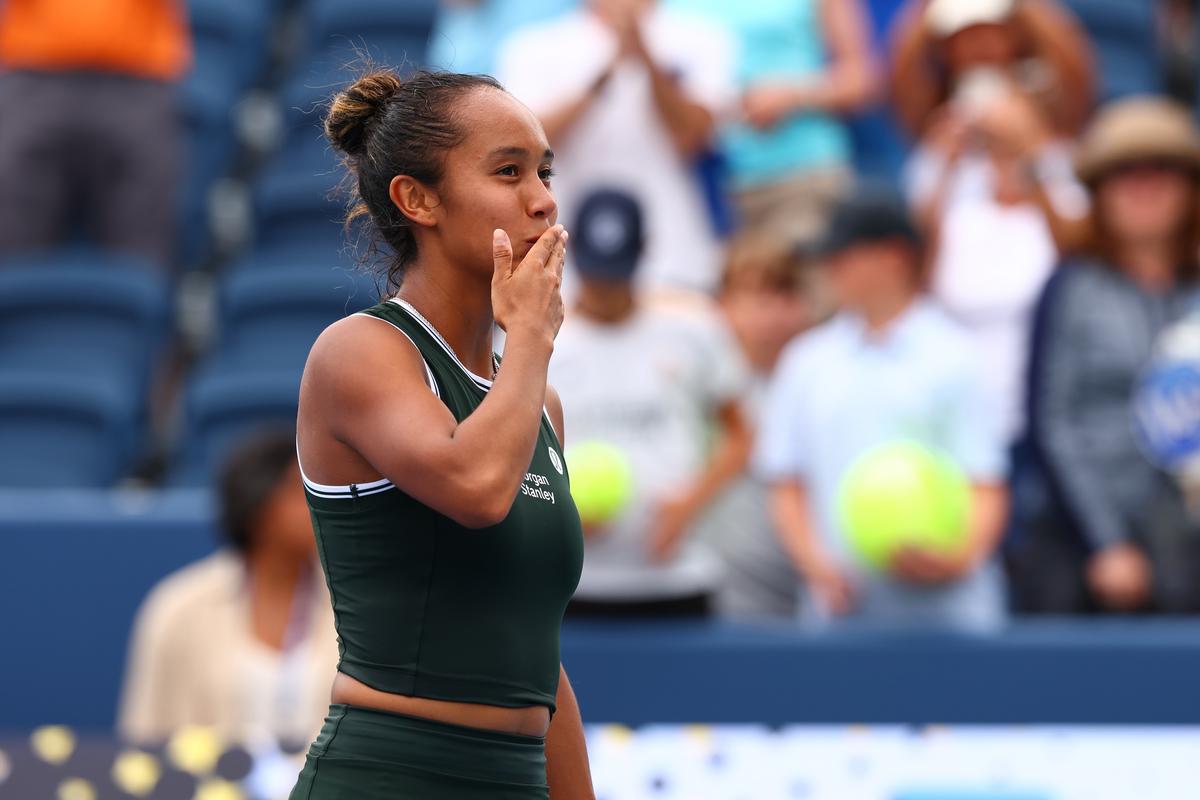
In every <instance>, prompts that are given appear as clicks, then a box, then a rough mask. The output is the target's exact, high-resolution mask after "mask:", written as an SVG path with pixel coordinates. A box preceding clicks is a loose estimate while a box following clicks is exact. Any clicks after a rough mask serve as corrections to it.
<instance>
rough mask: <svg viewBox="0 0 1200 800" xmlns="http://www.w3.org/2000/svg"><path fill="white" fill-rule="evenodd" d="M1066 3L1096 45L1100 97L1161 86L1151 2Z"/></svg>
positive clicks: (1093, 0) (1085, 0) (1079, 0)
mask: <svg viewBox="0 0 1200 800" xmlns="http://www.w3.org/2000/svg"><path fill="white" fill-rule="evenodd" d="M1066 5H1067V6H1068V7H1069V8H1070V9H1071V10H1072V11H1074V12H1075V14H1076V15H1077V16H1078V17H1079V19H1080V21H1081V22H1082V23H1083V25H1084V27H1085V28H1086V29H1087V32H1088V34H1089V35H1090V36H1091V39H1092V43H1093V45H1094V46H1095V48H1096V54H1097V57H1098V58H1097V60H1098V62H1099V67H1100V75H1099V78H1100V80H1099V83H1098V86H1097V88H1098V91H1099V100H1101V101H1109V100H1113V99H1115V98H1118V97H1125V96H1127V95H1131V94H1146V93H1155V92H1159V91H1161V90H1162V79H1161V75H1160V72H1161V69H1160V68H1161V66H1162V63H1161V60H1160V59H1159V57H1158V51H1157V33H1156V28H1155V26H1156V19H1155V15H1156V10H1155V4H1154V3H1149V2H1131V1H1130V0H1067V3H1066Z"/></svg>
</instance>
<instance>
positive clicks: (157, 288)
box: [0, 251, 171, 398]
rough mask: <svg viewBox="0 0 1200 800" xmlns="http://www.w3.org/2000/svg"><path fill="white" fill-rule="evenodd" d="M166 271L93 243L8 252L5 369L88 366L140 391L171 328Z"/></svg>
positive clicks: (1, 325) (0, 284)
mask: <svg viewBox="0 0 1200 800" xmlns="http://www.w3.org/2000/svg"><path fill="white" fill-rule="evenodd" d="M170 312H171V295H170V290H169V286H168V281H167V279H166V278H165V277H164V276H163V275H162V274H161V273H159V272H157V271H156V270H154V269H153V268H151V267H149V266H146V265H143V264H141V263H140V262H137V261H134V260H130V259H128V258H124V257H119V256H113V255H107V254H100V253H96V252H92V251H70V252H66V253H57V254H44V255H31V256H29V257H24V258H10V259H9V260H7V261H6V262H5V263H4V264H3V265H2V266H0V369H14V368H22V369H33V370H37V371H41V372H53V373H62V374H68V375H75V374H83V373H89V374H93V375H104V376H108V377H110V378H113V379H116V380H119V381H120V382H121V385H124V386H126V387H127V391H129V392H130V393H131V394H135V395H137V396H138V397H139V398H140V397H141V396H142V395H143V394H144V392H145V388H146V386H147V383H148V380H149V375H150V370H151V368H152V366H153V363H154V360H155V358H156V356H157V355H158V354H159V351H160V349H161V347H162V346H163V344H164V342H165V339H166V335H167V332H168V324H169V319H170Z"/></svg>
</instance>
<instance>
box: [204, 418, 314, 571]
mask: <svg viewBox="0 0 1200 800" xmlns="http://www.w3.org/2000/svg"><path fill="white" fill-rule="evenodd" d="M296 463H297V462H296V434H295V431H292V430H286V429H276V430H268V431H262V432H259V433H257V434H255V435H254V436H252V437H250V438H248V439H246V440H245V441H243V442H241V443H240V444H239V445H238V446H237V447H236V448H235V449H234V450H233V452H232V453H231V454H230V455H229V457H228V458H227V459H226V460H225V463H224V465H223V467H222V468H221V475H220V478H219V480H218V491H219V495H220V502H221V511H220V515H221V517H220V519H221V530H222V533H223V534H224V536H225V538H226V540H227V541H228V542H229V544H231V545H233V547H234V549H236V550H238V551H239V552H241V553H245V552H247V551H249V550H250V548H251V547H252V546H253V544H254V528H255V525H256V524H257V522H258V515H259V514H260V513H261V512H262V507H263V504H264V503H266V502H267V499H268V498H269V497H270V496H271V494H272V493H273V492H274V491H275V490H276V489H277V488H279V484H280V481H282V480H283V479H284V477H285V476H286V475H287V473H288V471H289V470H290V469H291V468H292V467H295V466H296Z"/></svg>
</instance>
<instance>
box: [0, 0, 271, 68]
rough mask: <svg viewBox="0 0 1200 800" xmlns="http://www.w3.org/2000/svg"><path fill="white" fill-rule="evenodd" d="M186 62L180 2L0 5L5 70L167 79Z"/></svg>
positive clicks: (7, 1)
mask: <svg viewBox="0 0 1200 800" xmlns="http://www.w3.org/2000/svg"><path fill="white" fill-rule="evenodd" d="M251 1H253V0H251ZM191 56H192V53H191V42H190V40H189V34H188V26H187V16H186V9H185V7H184V4H183V2H182V0H3V2H0V65H2V66H3V67H5V68H9V69H25V70H38V71H57V70H100V71H106V72H118V73H124V74H129V75H136V76H138V77H144V78H156V79H160V80H168V81H169V80H176V79H178V78H180V77H181V76H182V75H183V73H184V72H185V71H186V70H187V69H188V67H189V66H190V64H191Z"/></svg>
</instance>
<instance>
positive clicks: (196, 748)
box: [167, 725, 221, 775]
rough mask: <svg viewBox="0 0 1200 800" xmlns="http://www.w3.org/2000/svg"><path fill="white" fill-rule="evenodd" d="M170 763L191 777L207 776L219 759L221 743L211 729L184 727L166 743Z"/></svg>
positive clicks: (199, 726) (195, 726)
mask: <svg viewBox="0 0 1200 800" xmlns="http://www.w3.org/2000/svg"><path fill="white" fill-rule="evenodd" d="M167 755H168V757H170V759H171V763H173V764H174V765H175V766H177V767H179V769H181V770H183V771H184V772H187V773H189V774H191V775H207V774H208V773H210V772H212V771H213V769H214V768H215V767H216V766H217V759H219V758H220V757H221V742H220V740H219V739H218V738H217V734H216V732H214V731H213V729H212V728H206V727H204V726H202V725H186V726H184V727H182V728H180V729H179V730H178V731H176V732H175V735H174V736H172V737H171V739H170V741H169V742H167Z"/></svg>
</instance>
